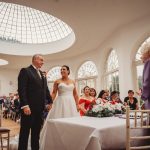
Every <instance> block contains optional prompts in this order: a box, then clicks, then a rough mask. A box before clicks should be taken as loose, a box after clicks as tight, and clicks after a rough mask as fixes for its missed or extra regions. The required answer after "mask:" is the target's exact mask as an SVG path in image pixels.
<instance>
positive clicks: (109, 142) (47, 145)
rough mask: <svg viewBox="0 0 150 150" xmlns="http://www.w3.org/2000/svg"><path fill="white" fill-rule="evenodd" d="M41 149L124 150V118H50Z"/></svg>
mask: <svg viewBox="0 0 150 150" xmlns="http://www.w3.org/2000/svg"><path fill="white" fill-rule="evenodd" d="M46 128H47V131H46V135H45V136H44V137H42V138H41V150H103V149H107V150H111V149H113V150H118V149H125V145H126V143H125V141H126V119H122V118H118V117H106V118H93V117H74V118H61V119H51V120H49V121H48V123H47V127H46Z"/></svg>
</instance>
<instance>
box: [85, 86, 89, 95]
mask: <svg viewBox="0 0 150 150" xmlns="http://www.w3.org/2000/svg"><path fill="white" fill-rule="evenodd" d="M83 93H84V95H85V96H89V95H90V87H89V86H85V87H84V88H83Z"/></svg>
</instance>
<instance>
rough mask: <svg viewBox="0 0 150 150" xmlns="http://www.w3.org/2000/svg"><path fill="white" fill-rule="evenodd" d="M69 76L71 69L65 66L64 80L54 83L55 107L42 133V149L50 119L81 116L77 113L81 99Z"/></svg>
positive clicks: (62, 72)
mask: <svg viewBox="0 0 150 150" xmlns="http://www.w3.org/2000/svg"><path fill="white" fill-rule="evenodd" d="M69 74H70V69H69V67H68V66H66V65H63V66H62V67H61V76H62V78H61V79H58V80H56V81H55V82H54V86H53V92H52V99H53V106H52V109H51V110H50V111H49V113H48V115H47V118H46V121H45V124H44V126H43V129H42V131H41V139H40V145H41V148H42V145H43V144H42V143H43V142H44V141H45V140H44V139H45V136H44V135H45V133H46V130H47V129H46V128H47V121H48V120H49V119H56V118H66V117H74V116H79V113H78V111H77V106H78V99H79V97H78V94H77V90H76V86H75V82H74V81H73V80H71V79H70V78H69V77H68V76H69ZM57 94H58V95H57ZM56 95H57V96H56ZM42 150H43V149H42Z"/></svg>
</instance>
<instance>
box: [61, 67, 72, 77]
mask: <svg viewBox="0 0 150 150" xmlns="http://www.w3.org/2000/svg"><path fill="white" fill-rule="evenodd" d="M62 67H65V68H66V69H67V71H68V75H69V74H70V68H69V66H67V65H63V66H62Z"/></svg>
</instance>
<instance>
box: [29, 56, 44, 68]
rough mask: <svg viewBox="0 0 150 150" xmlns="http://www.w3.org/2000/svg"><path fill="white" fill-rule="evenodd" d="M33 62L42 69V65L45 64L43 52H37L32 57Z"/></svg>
mask: <svg viewBox="0 0 150 150" xmlns="http://www.w3.org/2000/svg"><path fill="white" fill-rule="evenodd" d="M32 64H33V65H34V66H35V67H36V68H38V69H40V68H41V67H42V65H43V64H44V58H43V56H42V55H41V54H35V55H33V57H32Z"/></svg>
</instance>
